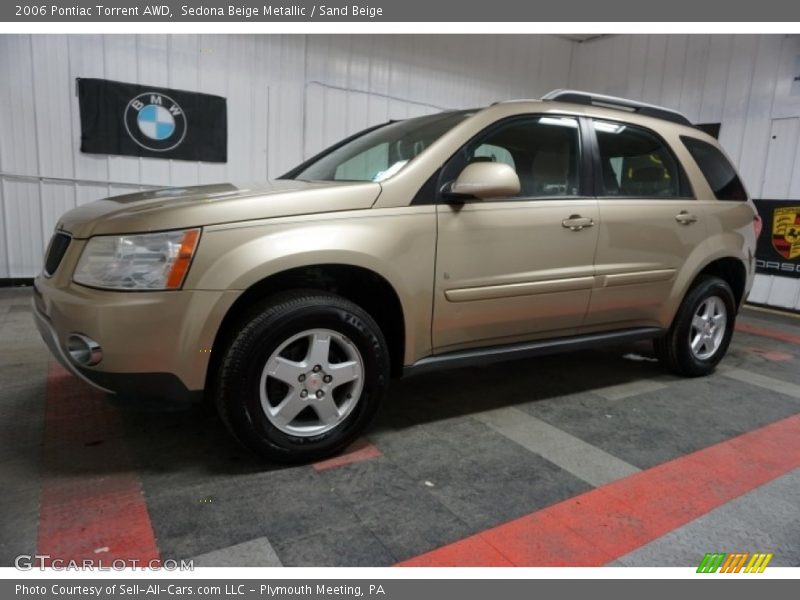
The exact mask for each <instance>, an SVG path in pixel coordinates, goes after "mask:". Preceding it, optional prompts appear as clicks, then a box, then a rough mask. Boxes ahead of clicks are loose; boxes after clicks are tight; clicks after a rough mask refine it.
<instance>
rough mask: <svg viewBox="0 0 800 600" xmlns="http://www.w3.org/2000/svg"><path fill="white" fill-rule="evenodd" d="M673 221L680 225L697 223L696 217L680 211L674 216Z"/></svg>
mask: <svg viewBox="0 0 800 600" xmlns="http://www.w3.org/2000/svg"><path fill="white" fill-rule="evenodd" d="M675 220H676V221H677V222H678V223H680V224H681V225H691V224H692V223H697V215H693V214H692V213H690V212H687V211H685V210H682V211H681V212H679V213H678V214H677V215H675Z"/></svg>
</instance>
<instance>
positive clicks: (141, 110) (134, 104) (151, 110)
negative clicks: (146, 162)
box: [124, 92, 187, 152]
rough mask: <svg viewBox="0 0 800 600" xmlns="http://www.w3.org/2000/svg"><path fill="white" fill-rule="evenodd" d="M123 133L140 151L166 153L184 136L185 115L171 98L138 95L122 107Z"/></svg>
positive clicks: (148, 93) (145, 94)
mask: <svg viewBox="0 0 800 600" xmlns="http://www.w3.org/2000/svg"><path fill="white" fill-rule="evenodd" d="M124 121H125V130H126V131H127V132H128V135H129V136H130V137H131V139H132V140H133V141H134V142H136V143H137V144H138V145H139V146H141V147H142V148H145V149H147V150H151V151H153V152H166V151H167V150H172V149H173V148H175V147H177V146H178V145H180V143H181V142H182V141H183V138H184V137H185V136H186V129H187V123H186V115H185V113H184V112H183V109H182V108H181V107H180V105H179V104H178V103H177V102H175V100H173V99H172V98H170V97H169V96H167V95H165V94H160V93H158V92H145V93H144V94H139V95H138V96H135V97H134V98H132V99H131V101H130V102H128V105H127V106H126V107H125V115H124Z"/></svg>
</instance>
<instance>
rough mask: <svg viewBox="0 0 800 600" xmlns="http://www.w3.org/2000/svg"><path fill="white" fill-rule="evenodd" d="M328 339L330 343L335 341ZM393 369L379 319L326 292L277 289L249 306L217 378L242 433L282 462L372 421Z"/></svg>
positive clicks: (310, 454)
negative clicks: (391, 368)
mask: <svg viewBox="0 0 800 600" xmlns="http://www.w3.org/2000/svg"><path fill="white" fill-rule="evenodd" d="M326 339H327V340H328V341H327V346H326V341H325V340H326ZM389 379H390V359H389V351H388V347H387V344H386V340H385V339H384V337H383V334H382V333H381V330H380V328H379V327H378V325H377V324H376V323H375V321H374V320H373V319H372V317H370V316H369V314H367V313H366V312H365V311H364V310H363V309H361V308H360V307H359V306H357V305H356V304H353V303H352V302H350V301H348V300H346V299H344V298H341V297H339V296H335V295H333V294H328V293H324V292H316V291H307V292H292V293H287V294H283V295H280V296H275V297H273V298H271V299H269V300H267V301H265V302H263V303H261V304H259V305H257V306H255V307H253V309H252V310H250V311H249V312H248V313H247V314H246V315H244V316H243V318H242V319H241V320H240V322H239V327H238V328H236V329H235V333H234V334H233V336H232V339H230V341H229V342H228V344H227V346H226V347H225V349H224V354H223V357H222V360H221V363H220V367H219V371H218V373H217V377H216V380H215V384H214V386H213V389H214V398H215V402H216V406H217V410H218V412H219V414H220V416H221V417H222V420H223V421H224V422H225V424H226V426H227V427H228V429H229V430H230V432H231V433H232V434H233V435H234V437H236V438H237V439H238V440H239V442H240V443H241V444H242V445H244V446H246V447H247V448H249V449H250V450H252V451H253V452H255V453H256V454H258V455H259V456H261V457H263V458H265V459H267V460H269V461H274V462H283V463H298V462H311V461H316V460H319V459H321V458H325V457H328V456H330V455H333V454H335V453H337V452H339V451H340V450H342V449H344V448H345V447H346V446H348V445H349V444H351V443H352V442H353V441H354V440H355V439H356V438H357V437H358V436H359V435H360V434H361V433H362V432H363V431H364V430H365V429H366V428H367V427H368V426H369V424H370V423H371V421H372V420H373V418H374V417H375V414H376V412H377V410H378V406H379V405H380V403H381V400H382V399H383V397H384V395H385V393H386V389H387V387H388V384H389Z"/></svg>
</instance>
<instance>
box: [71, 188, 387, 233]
mask: <svg viewBox="0 0 800 600" xmlns="http://www.w3.org/2000/svg"><path fill="white" fill-rule="evenodd" d="M380 192H381V186H380V184H377V183H372V182H355V183H354V182H335V181H323V182H308V181H297V180H288V179H287V180H279V181H274V182H270V183H267V184H263V183H262V184H257V185H234V184H231V183H224V184H215V185H199V186H192V187H185V188H163V189H158V190H151V191H147V192H138V193H135V194H126V195H124V196H114V197H112V198H106V199H104V200H97V201H96V202H90V203H89V204H84V205H82V206H79V207H78V208H75V209H73V210H71V211H69V212H68V213H66V214H65V215H64V216H62V217H61V220H60V221H59V222H58V225H57V226H56V228H57V229H62V230H64V231H67V232H69V233H71V234H72V235H73V236H74V237H76V238H87V237H90V236H92V235H102V234H115V233H143V232H147V231H164V230H168V229H182V228H188V227H200V226H203V225H215V224H219V223H235V222H239V221H250V220H256V219H267V218H271V217H289V216H295V215H306V214H315V213H325V212H334V211H342V210H359V209H366V208H370V207H371V206H372V205H373V204H374V203H375V200H376V199H377V198H378V195H379V194H380Z"/></svg>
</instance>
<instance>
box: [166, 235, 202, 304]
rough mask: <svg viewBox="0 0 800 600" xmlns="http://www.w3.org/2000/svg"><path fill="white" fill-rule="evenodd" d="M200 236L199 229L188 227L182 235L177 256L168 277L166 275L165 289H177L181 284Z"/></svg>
mask: <svg viewBox="0 0 800 600" xmlns="http://www.w3.org/2000/svg"><path fill="white" fill-rule="evenodd" d="M199 238H200V230H199V229H190V230H189V231H187V232H186V233H185V234H184V235H183V240H182V241H181V247H180V249H179V250H178V256H177V258H176V259H175V262H174V263H173V264H172V269H170V272H169V277H167V289H168V290H177V289H178V288H180V287H181V286H182V285H183V280H184V278H185V277H186V273H188V272H189V265H190V264H191V262H192V256H194V249H195V247H196V246H197V240H198V239H199Z"/></svg>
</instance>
